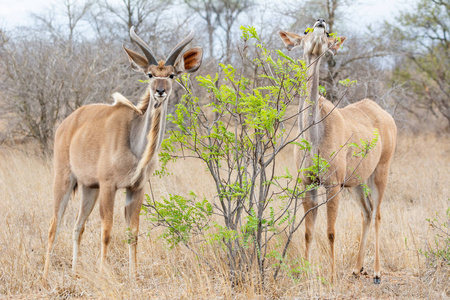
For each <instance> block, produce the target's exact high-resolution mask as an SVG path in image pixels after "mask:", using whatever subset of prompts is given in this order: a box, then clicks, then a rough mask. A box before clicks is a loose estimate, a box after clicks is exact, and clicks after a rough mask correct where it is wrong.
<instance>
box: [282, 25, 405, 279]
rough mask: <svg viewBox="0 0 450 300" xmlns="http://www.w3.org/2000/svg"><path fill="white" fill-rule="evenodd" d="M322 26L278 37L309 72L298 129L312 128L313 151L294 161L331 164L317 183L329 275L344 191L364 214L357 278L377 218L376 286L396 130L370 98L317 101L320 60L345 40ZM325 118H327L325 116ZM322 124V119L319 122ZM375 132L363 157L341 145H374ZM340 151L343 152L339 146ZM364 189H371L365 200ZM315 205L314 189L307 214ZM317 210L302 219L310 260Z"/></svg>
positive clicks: (304, 176)
mask: <svg viewBox="0 0 450 300" xmlns="http://www.w3.org/2000/svg"><path fill="white" fill-rule="evenodd" d="M326 26H327V24H326V22H325V21H324V20H323V19H319V20H317V22H316V23H315V24H314V27H313V31H310V32H308V33H307V34H306V35H303V36H300V35H297V34H294V33H290V32H286V31H279V35H280V37H281V39H282V41H283V42H284V44H285V45H286V47H287V48H288V49H289V50H292V49H293V48H295V47H297V46H300V47H303V51H304V59H305V61H306V64H307V65H308V66H309V68H308V71H307V73H308V83H307V99H306V101H303V103H301V104H300V108H299V112H301V111H302V109H303V108H302V105H305V106H304V107H305V108H306V107H307V106H310V108H308V109H306V110H305V111H304V112H303V113H301V114H299V129H300V132H301V130H302V129H303V128H307V126H310V125H311V124H315V125H314V126H312V127H311V128H310V129H309V130H307V131H306V132H304V133H303V136H301V138H305V139H306V140H308V141H309V142H310V144H311V151H310V152H308V153H304V152H303V151H301V150H300V149H298V148H296V149H295V150H294V159H295V160H296V164H297V167H298V168H300V164H301V162H302V160H303V158H304V157H305V158H306V159H305V163H306V164H307V165H306V166H310V165H311V164H312V160H311V156H312V155H315V154H320V156H321V157H323V158H325V159H327V160H328V161H329V168H328V170H327V173H326V174H325V175H324V176H323V177H324V178H325V179H324V180H323V181H321V182H320V184H321V185H323V186H325V187H326V188H327V201H328V202H327V204H326V205H327V218H328V220H327V223H328V224H327V234H328V240H329V244H330V250H331V260H332V277H334V272H335V254H334V252H335V251H334V242H335V223H336V217H337V213H338V205H339V198H340V191H341V189H342V188H343V187H345V188H350V189H351V191H352V194H353V195H355V197H356V198H357V202H358V204H359V206H360V207H361V210H362V234H361V241H360V245H359V252H358V258H357V261H356V265H355V268H354V270H353V274H354V275H355V276H359V274H360V272H362V271H363V262H364V252H365V245H366V240H367V233H368V230H369V228H370V223H371V220H372V219H373V218H374V219H375V266H374V282H375V283H380V281H381V274H380V255H379V230H380V221H381V214H380V204H381V201H382V199H383V195H384V192H385V190H386V185H387V182H388V175H389V165H390V163H391V160H392V157H393V155H394V150H395V143H396V136H397V127H396V125H395V122H394V120H393V118H392V117H391V116H390V115H389V114H388V113H387V112H386V111H385V110H383V109H382V108H381V107H380V106H378V104H376V103H375V102H374V101H372V100H369V99H364V100H361V101H359V102H357V103H354V104H351V105H348V106H346V107H344V108H335V106H334V105H333V104H332V103H331V102H330V101H328V100H326V99H325V98H323V97H319V93H318V87H319V67H320V61H321V58H322V56H323V54H324V52H326V51H330V52H331V53H332V54H333V55H334V54H336V52H337V51H338V50H339V48H340V46H341V45H342V43H343V42H344V41H345V37H341V38H340V39H337V38H332V37H328V34H327V32H326ZM328 114H329V115H328ZM320 120H322V121H320ZM375 130H377V131H378V135H379V136H378V141H377V143H376V146H375V147H374V148H373V149H371V150H370V151H369V152H368V154H367V155H366V156H365V157H364V158H363V159H361V156H354V155H353V152H354V151H355V148H353V147H345V145H348V144H349V143H357V144H360V143H361V140H366V141H372V140H373V139H374V132H375ZM341 147H342V148H341ZM301 176H302V179H303V182H304V183H305V184H311V183H312V182H311V181H312V180H311V179H310V177H309V176H308V175H307V174H301ZM364 186H368V187H369V188H370V189H371V193H370V194H369V195H367V196H366V194H365V189H364ZM317 204H318V199H317V190H311V191H308V192H306V195H305V199H304V202H303V205H304V210H305V212H306V211H308V210H309V209H311V208H313V207H315V206H316V205H317ZM316 216H317V209H314V210H312V211H310V213H309V214H308V215H307V217H306V219H305V227H306V230H305V241H306V251H305V256H306V258H307V259H308V260H310V258H311V243H312V241H313V236H314V223H315V221H316Z"/></svg>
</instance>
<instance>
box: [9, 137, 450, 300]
mask: <svg viewBox="0 0 450 300" xmlns="http://www.w3.org/2000/svg"><path fill="white" fill-rule="evenodd" d="M281 156H282V160H283V164H284V165H287V166H290V165H292V164H291V163H290V158H291V156H292V149H286V151H285V152H284V153H282V154H281ZM171 167H172V168H171V170H170V171H171V172H172V173H173V175H171V176H170V177H165V178H162V179H159V178H153V179H152V184H153V189H154V192H155V196H161V195H164V194H167V193H182V194H183V193H186V192H187V191H189V190H193V191H195V192H196V193H197V194H198V195H199V196H205V197H208V198H210V199H212V197H213V191H214V189H213V188H212V187H211V186H210V185H209V184H208V177H207V175H206V172H205V171H204V170H202V168H201V166H200V165H198V164H197V163H196V162H195V161H189V160H184V161H180V162H178V163H177V167H179V168H178V169H176V168H175V166H173V165H172V166H171ZM449 182H450V138H449V137H448V136H447V137H442V136H434V135H427V136H425V135H418V136H411V135H405V134H403V135H400V137H399V140H398V148H397V151H396V155H395V159H394V162H393V166H392V170H391V175H390V183H389V185H388V190H387V193H386V198H385V199H384V202H383V204H382V227H381V262H382V275H383V281H382V283H381V285H374V284H373V283H372V276H371V274H372V273H373V269H372V265H373V258H374V253H373V249H374V246H373V229H372V231H371V234H370V236H369V243H368V252H367V255H366V260H365V267H366V269H367V271H368V273H369V276H367V277H364V276H363V277H361V278H360V279H359V280H355V279H353V278H352V277H351V276H350V273H351V269H352V267H353V264H354V263H355V259H356V255H357V251H358V240H359V235H360V226H361V219H360V218H361V217H360V209H359V207H357V204H356V202H355V201H354V200H353V199H352V198H351V195H350V194H348V193H345V194H344V199H343V201H342V202H341V205H340V211H339V218H338V221H337V253H336V266H337V272H338V273H337V275H338V280H337V282H336V283H335V284H333V285H331V284H328V283H326V282H324V281H323V280H321V279H320V277H323V278H324V279H328V278H329V277H328V274H327V270H329V264H330V262H329V258H328V257H329V255H328V254H327V251H328V242H327V239H326V234H325V233H326V226H325V222H326V218H325V209H321V208H319V216H318V224H317V227H316V228H317V235H316V239H315V246H314V251H313V258H312V260H313V267H312V269H313V270H312V272H310V273H308V274H307V275H305V276H300V277H298V278H290V277H289V276H287V275H286V274H282V276H279V277H278V279H277V280H276V281H270V280H268V282H267V284H266V287H265V289H264V290H263V291H259V290H258V289H257V288H256V283H255V281H254V280H255V279H253V278H248V279H247V280H246V281H245V282H243V283H241V284H239V285H238V286H235V287H234V288H233V287H232V286H231V283H230V282H229V281H228V279H227V277H226V276H225V275H221V273H220V271H219V272H216V273H213V272H211V271H210V269H209V268H208V267H207V266H205V265H204V264H202V263H201V261H199V259H198V258H197V257H196V256H195V255H194V254H193V253H192V252H191V251H189V250H188V249H187V248H185V247H183V246H178V247H175V248H174V249H169V248H168V246H166V245H165V243H164V241H162V240H160V239H157V238H156V236H157V235H158V230H159V229H158V230H153V231H151V232H150V234H149V235H147V234H146V233H148V228H149V222H148V221H146V220H145V219H144V217H141V233H143V235H142V236H141V239H140V241H139V245H138V251H139V254H138V258H139V281H138V282H137V283H135V282H134V280H131V281H130V280H129V278H128V266H127V264H128V245H127V243H126V242H125V240H126V228H125V223H124V219H123V204H124V198H125V197H124V195H123V193H122V192H121V191H119V192H118V194H117V199H116V202H117V203H116V212H115V223H114V228H113V235H114V237H113V241H112V242H111V246H110V251H109V253H108V256H109V264H110V265H109V269H107V271H106V272H105V274H103V275H99V274H98V265H99V257H100V244H101V243H100V217H99V213H98V211H97V210H95V211H94V212H93V213H92V215H91V217H90V219H89V220H88V222H87V224H86V231H85V234H84V236H83V241H82V243H81V248H80V249H81V252H82V253H81V254H82V255H81V257H80V264H81V266H80V269H81V270H83V271H82V272H81V273H80V274H79V276H74V275H72V272H71V259H72V253H71V252H72V227H73V225H74V223H75V218H76V214H77V208H78V205H79V202H80V200H79V197H78V196H76V197H75V199H74V200H72V201H71V202H70V204H69V207H68V209H67V212H66V215H65V218H64V220H63V223H62V228H61V231H60V234H59V236H58V240H57V243H56V247H55V251H54V258H53V260H52V268H51V270H50V276H49V285H48V286H47V287H45V286H44V285H43V283H42V281H41V277H42V271H43V264H44V256H45V251H46V241H47V229H48V224H49V221H50V217H51V210H52V199H51V198H52V197H51V190H52V187H51V186H52V166H51V161H49V160H45V159H42V158H40V157H38V156H34V155H32V154H27V153H26V152H25V151H23V150H17V149H15V150H14V149H1V150H0V191H1V196H2V197H1V201H0V250H1V251H0V297H1V298H3V297H6V298H24V299H25V298H26V299H31V298H72V297H74V298H105V299H116V298H128V299H148V298H160V299H174V298H175V299H177V298H195V299H197V298H221V299H231V298H232V299H246V298H291V297H297V298H311V297H314V298H429V299H438V298H448V297H450V286H449V279H450V271H449V268H448V266H447V267H446V268H442V269H439V270H437V271H436V272H434V271H433V273H432V274H431V273H430V272H429V269H428V268H427V266H426V264H425V259H424V257H423V256H422V255H421V254H419V253H418V251H417V250H418V249H424V247H425V243H426V242H427V241H431V240H433V234H432V233H431V231H430V229H429V226H428V223H427V221H426V219H427V218H430V217H433V216H435V214H436V212H441V213H442V212H445V210H446V209H447V208H448V207H449V206H450V203H449V194H450V190H449V189H450V186H449V184H448V183H449ZM296 236H297V238H296V240H295V241H294V242H293V243H292V244H291V245H290V256H291V257H293V258H300V257H301V255H302V253H303V252H304V240H303V227H302V230H301V231H300V232H297V234H296ZM192 247H193V248H194V249H197V250H199V251H203V253H204V255H205V256H207V257H208V258H209V260H210V261H215V262H216V267H217V268H218V269H219V270H220V268H221V266H222V265H223V262H221V261H218V260H217V259H215V258H214V255H213V251H212V250H213V249H208V248H202V249H199V246H198V245H196V244H194V245H192ZM223 274H226V272H223Z"/></svg>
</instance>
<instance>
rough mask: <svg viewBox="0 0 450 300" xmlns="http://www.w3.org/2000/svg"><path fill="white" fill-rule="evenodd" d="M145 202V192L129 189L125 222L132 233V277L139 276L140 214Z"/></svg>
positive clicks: (130, 249)
mask: <svg viewBox="0 0 450 300" xmlns="http://www.w3.org/2000/svg"><path fill="white" fill-rule="evenodd" d="M143 200H144V191H143V190H137V191H132V190H130V189H127V199H126V203H125V221H126V223H127V227H128V228H129V230H130V232H129V235H128V243H129V246H128V247H129V248H128V249H129V264H130V277H133V276H134V277H136V276H137V257H136V253H137V241H138V234H139V213H140V211H141V207H142V202H143Z"/></svg>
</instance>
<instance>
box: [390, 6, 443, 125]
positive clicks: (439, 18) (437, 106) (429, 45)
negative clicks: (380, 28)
mask: <svg viewBox="0 0 450 300" xmlns="http://www.w3.org/2000/svg"><path fill="white" fill-rule="evenodd" d="M384 30H385V31H384V33H385V34H386V35H389V36H390V38H391V40H393V41H396V45H395V46H396V47H395V48H394V53H395V54H397V55H399V59H398V61H397V64H396V66H395V69H394V72H393V77H392V79H393V82H400V83H403V84H405V85H406V86H407V87H408V88H410V89H412V91H413V93H412V94H411V97H412V99H411V100H412V101H410V102H407V103H405V104H406V106H410V105H411V104H412V105H414V106H416V107H419V108H426V109H428V110H429V111H431V112H433V113H434V114H435V115H437V113H438V112H439V113H440V114H442V115H443V116H444V117H445V118H446V119H447V121H448V124H449V125H450V60H449V54H450V41H449V37H450V3H449V2H448V1H439V0H432V1H426V0H421V1H419V2H418V3H417V4H416V6H415V7H414V9H412V10H410V12H409V11H408V12H402V13H401V14H400V16H399V17H398V18H396V21H395V22H388V23H386V24H385V27H384ZM405 108H407V109H408V110H410V111H414V109H412V108H411V107H405ZM449 128H450V127H449Z"/></svg>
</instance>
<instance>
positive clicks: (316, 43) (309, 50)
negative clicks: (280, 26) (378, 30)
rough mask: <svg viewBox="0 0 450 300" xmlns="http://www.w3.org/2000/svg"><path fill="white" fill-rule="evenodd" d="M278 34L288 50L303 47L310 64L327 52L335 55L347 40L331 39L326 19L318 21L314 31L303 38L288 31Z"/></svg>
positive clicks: (304, 54)
mask: <svg viewBox="0 0 450 300" xmlns="http://www.w3.org/2000/svg"><path fill="white" fill-rule="evenodd" d="M278 34H279V35H280V38H281V40H282V41H283V43H284V45H285V46H286V48H287V49H288V50H292V49H294V48H295V47H298V46H300V47H303V51H304V53H303V56H304V58H305V60H306V61H307V62H309V63H310V62H312V61H313V60H314V59H316V58H317V57H319V56H320V55H322V54H323V53H324V52H326V51H330V52H331V53H332V54H333V55H335V54H336V53H337V51H338V50H339V48H340V47H341V45H342V44H343V43H344V41H345V39H346V37H340V38H337V37H329V36H328V32H327V23H326V22H325V20H324V19H317V21H316V23H315V24H314V26H313V27H312V30H309V32H305V35H303V36H300V35H298V34H295V33H292V32H286V31H279V32H278Z"/></svg>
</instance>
